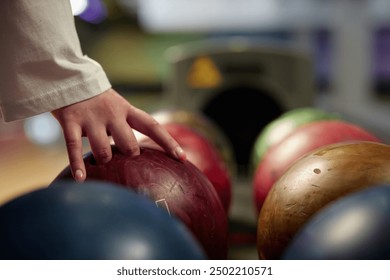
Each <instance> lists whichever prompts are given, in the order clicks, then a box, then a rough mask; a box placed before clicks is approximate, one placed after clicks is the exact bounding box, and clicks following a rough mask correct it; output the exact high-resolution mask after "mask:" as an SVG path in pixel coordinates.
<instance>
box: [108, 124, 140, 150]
mask: <svg viewBox="0 0 390 280" xmlns="http://www.w3.org/2000/svg"><path fill="white" fill-rule="evenodd" d="M108 129H109V131H110V134H111V136H112V138H113V140H114V142H115V146H116V147H117V148H118V149H119V151H120V152H121V153H122V154H125V155H129V156H137V155H139V154H140V149H139V145H138V141H137V139H136V137H135V135H134V132H133V129H132V128H131V127H130V126H129V124H128V123H127V122H115V123H113V124H111V125H109V127H108Z"/></svg>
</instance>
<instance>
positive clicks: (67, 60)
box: [0, 0, 111, 121]
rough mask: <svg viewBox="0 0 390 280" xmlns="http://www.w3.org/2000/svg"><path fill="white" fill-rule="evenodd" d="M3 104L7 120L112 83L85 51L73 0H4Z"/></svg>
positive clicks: (0, 29)
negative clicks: (78, 34)
mask: <svg viewBox="0 0 390 280" xmlns="http://www.w3.org/2000/svg"><path fill="white" fill-rule="evenodd" d="M0 36H1V44H0V52H1V55H2V59H1V60H0V104H1V109H2V112H3V117H4V119H5V121H12V120H16V119H21V118H26V117H30V116H33V115H36V114H40V113H43V112H48V111H53V110H55V109H58V108H60V107H63V106H66V105H70V104H73V103H76V102H79V101H82V100H85V99H88V98H91V97H93V96H96V95H98V94H100V93H102V92H103V91H105V90H107V89H108V88H110V87H111V85H110V83H109V81H108V79H107V77H106V75H105V73H104V71H103V69H102V68H101V66H100V65H99V64H98V63H96V62H95V61H93V60H91V59H89V58H88V57H87V56H84V55H83V53H82V50H81V47H80V43H79V39H78V36H77V32H76V28H75V25H74V18H73V16H72V13H71V8H70V4H69V0H56V1H50V0H34V1H31V0H9V1H7V0H3V1H0Z"/></svg>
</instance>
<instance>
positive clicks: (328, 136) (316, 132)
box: [253, 120, 379, 212]
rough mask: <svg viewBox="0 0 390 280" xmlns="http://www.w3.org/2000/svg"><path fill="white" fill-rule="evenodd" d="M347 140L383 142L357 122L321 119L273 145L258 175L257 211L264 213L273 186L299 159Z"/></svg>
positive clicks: (255, 185)
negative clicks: (261, 210)
mask: <svg viewBox="0 0 390 280" xmlns="http://www.w3.org/2000/svg"><path fill="white" fill-rule="evenodd" d="M346 141H375V142H379V139H378V138H377V137H376V136H375V135H373V134H372V133H371V132H369V131H367V130H366V129H363V128H362V127H359V126H358V125H356V124H353V123H349V122H346V121H343V120H321V121H315V122H310V123H308V124H305V125H301V126H300V127H298V128H296V129H295V130H294V131H293V132H291V133H290V134H289V135H288V136H286V137H285V138H284V139H282V140H281V141H280V142H279V143H277V144H275V145H273V147H271V149H269V150H268V151H267V153H266V154H265V156H264V158H263V160H262V161H261V162H260V164H259V165H258V168H257V169H256V171H255V174H254V178H253V193H254V200H255V205H256V211H257V212H259V211H260V209H261V207H262V205H263V203H264V200H265V199H266V197H267V195H268V192H269V191H270V189H271V188H272V186H273V184H275V182H276V181H277V180H278V179H279V177H280V176H281V175H283V173H284V172H286V171H287V169H288V168H289V167H290V166H291V165H292V164H293V163H294V162H295V161H296V160H298V159H299V158H300V157H302V156H303V155H305V154H306V153H309V152H311V151H313V150H314V149H316V148H319V147H321V146H325V145H329V144H333V143H339V142H346Z"/></svg>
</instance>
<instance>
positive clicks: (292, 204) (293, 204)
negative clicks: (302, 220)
mask: <svg viewBox="0 0 390 280" xmlns="http://www.w3.org/2000/svg"><path fill="white" fill-rule="evenodd" d="M296 205H297V203H296V202H291V203H287V204H286V205H285V208H286V209H290V208H292V207H294V206H296Z"/></svg>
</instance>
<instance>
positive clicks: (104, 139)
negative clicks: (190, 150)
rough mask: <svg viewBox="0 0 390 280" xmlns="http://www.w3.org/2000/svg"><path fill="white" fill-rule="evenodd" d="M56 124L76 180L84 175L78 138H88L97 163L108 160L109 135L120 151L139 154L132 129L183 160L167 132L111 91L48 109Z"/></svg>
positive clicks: (182, 154) (183, 157)
mask: <svg viewBox="0 0 390 280" xmlns="http://www.w3.org/2000/svg"><path fill="white" fill-rule="evenodd" d="M52 114H53V116H54V117H55V118H56V119H57V120H58V122H59V123H60V125H61V127H62V130H63V133H64V138H65V142H66V148H67V152H68V157H69V163H70V168H71V170H72V174H73V177H74V178H75V180H76V181H78V182H83V181H84V180H85V178H86V170H85V165H84V161H83V149H82V137H83V136H85V137H88V140H89V143H90V146H91V150H92V153H93V155H94V157H95V159H96V161H97V163H98V164H104V163H107V162H109V161H110V160H111V158H112V152H111V143H110V138H109V136H112V138H113V140H114V142H115V146H116V147H117V148H118V149H119V151H120V152H122V153H123V154H126V155H130V156H136V155H139V153H140V149H139V145H138V142H137V140H136V138H135V136H134V133H133V129H135V130H137V131H139V132H141V133H142V134H145V135H147V136H149V137H150V138H152V139H153V140H154V141H156V142H157V143H158V144H159V145H160V146H161V147H162V148H163V149H164V150H165V151H166V152H167V153H168V154H170V155H171V156H173V157H175V158H177V159H179V160H185V159H186V155H185V153H184V151H183V149H182V148H181V147H180V146H179V144H178V143H177V142H176V141H175V140H174V139H173V138H172V137H171V136H170V135H169V133H168V132H167V131H166V130H165V129H164V128H163V127H162V126H161V125H160V124H159V123H158V122H157V121H156V120H155V119H153V117H152V116H150V115H149V114H147V113H146V112H144V111H142V110H140V109H138V108H136V107H134V106H132V105H131V104H130V103H129V102H128V101H127V100H126V99H124V98H123V97H122V96H121V95H120V94H118V93H117V92H116V91H115V90H113V89H109V90H107V91H105V92H103V93H101V94H100V95H97V96H95V97H93V98H90V99H87V100H84V101H81V102H78V103H75V104H72V105H69V106H66V107H63V108H60V109H57V110H55V111H53V112H52Z"/></svg>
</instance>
